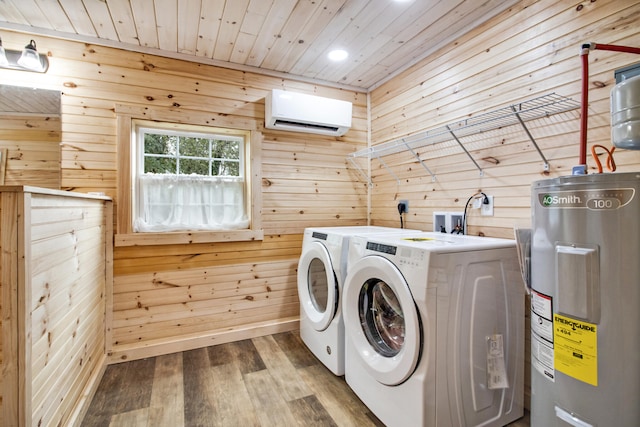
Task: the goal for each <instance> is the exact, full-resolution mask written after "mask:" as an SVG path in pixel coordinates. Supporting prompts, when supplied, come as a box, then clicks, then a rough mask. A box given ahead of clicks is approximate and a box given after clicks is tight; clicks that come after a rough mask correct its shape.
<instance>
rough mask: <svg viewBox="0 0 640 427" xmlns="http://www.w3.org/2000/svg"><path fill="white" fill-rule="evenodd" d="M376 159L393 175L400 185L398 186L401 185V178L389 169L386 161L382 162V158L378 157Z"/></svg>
mask: <svg viewBox="0 0 640 427" xmlns="http://www.w3.org/2000/svg"><path fill="white" fill-rule="evenodd" d="M376 159H378V161H379V162H380V164H381V165H382V166H384V168H385V169H386V170H387V172H389V173H390V174H391V176H393V177H394V178H395V179H396V182H397V183H398V186H399V185H400V178H398V175H396V174H395V173H393V171H392V170H391V169H390V168H389V166H387V164H386V163H385V162H384V160H382V159H381V158H380V156H376Z"/></svg>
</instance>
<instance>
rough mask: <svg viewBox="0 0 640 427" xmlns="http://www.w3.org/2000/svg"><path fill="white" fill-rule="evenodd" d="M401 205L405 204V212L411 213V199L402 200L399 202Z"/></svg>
mask: <svg viewBox="0 0 640 427" xmlns="http://www.w3.org/2000/svg"><path fill="white" fill-rule="evenodd" d="M398 204H399V205H404V213H409V201H408V200H400V201H399V202H398Z"/></svg>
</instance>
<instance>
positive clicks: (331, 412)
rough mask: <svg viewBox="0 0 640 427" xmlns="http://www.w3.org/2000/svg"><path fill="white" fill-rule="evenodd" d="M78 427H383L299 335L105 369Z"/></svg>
mask: <svg viewBox="0 0 640 427" xmlns="http://www.w3.org/2000/svg"><path fill="white" fill-rule="evenodd" d="M528 425H529V422H528V419H523V420H520V421H518V422H517V423H516V424H513V426H514V427H516V426H517V427H527V426H528ZM82 426H83V427H84V426H86V427H94V426H105V427H106V426H113V427H116V426H117V427H127V426H132V427H134V426H135V427H139V426H149V427H151V426H153V427H164V426H166V427H183V426H184V427H192V426H193V427H195V426H233V427H235V426H242V427H245V426H264V427H267V426H268V427H274V426H283V427H293V426H322V427H325V426H326V427H329V426H358V427H365V426H383V424H382V423H381V422H380V421H379V420H378V419H377V418H376V417H375V416H374V415H373V414H372V413H371V412H370V411H369V409H368V408H367V407H366V406H365V405H364V404H363V403H362V402H361V401H360V400H359V399H358V397H357V396H356V395H355V394H354V393H353V392H352V391H351V389H350V388H349V387H348V386H347V384H346V383H345V381H344V378H343V377H336V376H334V375H333V374H332V373H331V371H329V370H328V369H326V368H325V367H324V366H323V365H322V364H321V363H320V362H319V361H318V360H317V359H316V358H315V357H314V356H313V355H312V354H311V352H309V351H308V350H307V348H306V347H305V345H304V343H303V342H302V340H301V339H300V336H299V334H298V333H297V332H284V333H280V334H275V335H270V336H266V337H258V338H253V339H248V340H244V341H239V342H233V343H228V344H220V345H216V346H212V347H207V348H201V349H196V350H190V351H185V352H182V353H175V354H168V355H163V356H158V357H154V358H149V359H143V360H135V361H130V362H124V363H119V364H115V365H109V366H108V367H107V369H106V371H105V374H104V376H103V378H102V380H101V382H100V385H99V387H98V390H97V391H96V394H95V396H94V397H93V400H92V401H91V405H90V407H89V409H88V411H87V414H86V415H85V417H84V420H83V423H82Z"/></svg>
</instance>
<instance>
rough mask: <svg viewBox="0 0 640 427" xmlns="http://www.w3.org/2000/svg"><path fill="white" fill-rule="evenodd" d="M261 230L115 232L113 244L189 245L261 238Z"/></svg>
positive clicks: (262, 236)
mask: <svg viewBox="0 0 640 427" xmlns="http://www.w3.org/2000/svg"><path fill="white" fill-rule="evenodd" d="M263 239H264V231H263V230H229V231H192V232H183V231H176V232H168V233H132V234H116V235H115V236H114V246H116V247H119V246H152V245H189V244H197V243H214V242H246V241H254V240H263Z"/></svg>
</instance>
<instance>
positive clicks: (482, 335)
mask: <svg viewBox="0 0 640 427" xmlns="http://www.w3.org/2000/svg"><path fill="white" fill-rule="evenodd" d="M348 269H349V270H348V274H347V277H346V279H345V284H344V292H343V298H342V311H343V314H344V322H345V378H346V381H347V384H349V386H350V387H351V388H352V390H353V391H354V392H355V393H356V394H357V395H358V397H360V399H361V400H362V401H363V402H364V403H365V404H366V405H367V406H368V407H369V409H371V411H372V412H373V413H374V414H375V415H376V416H377V417H378V418H379V419H380V420H381V421H382V422H383V423H385V424H386V425H387V426H389V427H392V426H402V427H407V426H433V427H435V426H437V427H448V426H456V427H457V426H503V425H505V424H508V423H509V422H512V421H514V420H516V419H518V418H520V417H521V416H522V415H523V399H524V396H523V395H524V388H523V381H524V302H525V297H524V288H523V286H522V279H521V275H520V270H519V265H518V256H517V252H516V246H515V242H514V241H512V240H507V239H493V238H486V237H475V236H462V235H451V234H442V233H430V232H425V233H420V234H417V235H412V236H408V237H407V236H395V235H392V234H386V235H370V236H353V237H352V238H351V241H350V248H349V256H348Z"/></svg>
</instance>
